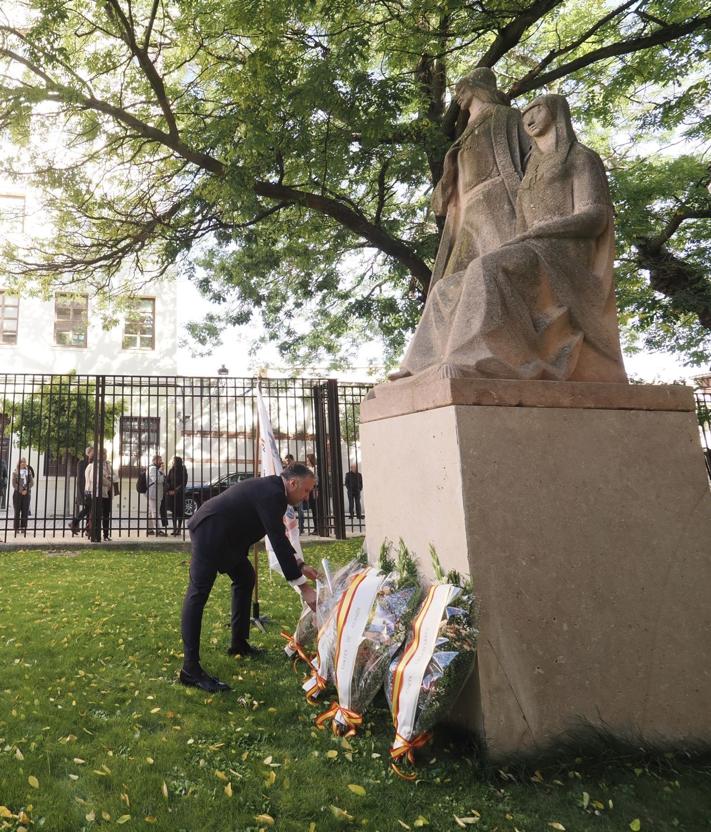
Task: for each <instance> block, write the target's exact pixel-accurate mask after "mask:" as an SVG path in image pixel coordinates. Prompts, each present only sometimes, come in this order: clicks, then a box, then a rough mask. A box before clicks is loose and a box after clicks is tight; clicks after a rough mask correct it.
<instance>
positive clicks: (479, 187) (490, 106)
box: [430, 67, 530, 286]
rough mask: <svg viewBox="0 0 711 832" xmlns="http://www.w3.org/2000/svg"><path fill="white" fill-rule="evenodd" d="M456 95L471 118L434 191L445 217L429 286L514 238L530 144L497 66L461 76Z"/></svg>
mask: <svg viewBox="0 0 711 832" xmlns="http://www.w3.org/2000/svg"><path fill="white" fill-rule="evenodd" d="M455 97H456V100H457V103H458V104H459V107H460V109H461V110H462V111H463V112H468V113H469V118H468V122H467V126H466V128H465V129H464V131H463V132H462V134H461V136H460V137H459V138H458V139H457V140H456V141H455V142H454V144H453V145H452V146H451V147H450V149H449V150H448V151H447V155H446V156H445V157H444V172H443V174H442V178H441V179H440V181H439V182H438V184H437V186H436V187H435V190H434V193H433V195H432V208H433V210H434V212H435V214H437V216H446V221H445V226H444V232H443V234H442V240H441V242H440V246H439V250H438V252H437V258H436V260H435V266H434V270H433V273H432V280H431V283H430V286H432V285H433V284H435V283H436V282H437V281H438V280H439V279H440V278H442V277H445V276H446V275H449V274H453V273H454V272H458V271H461V270H462V269H465V268H466V267H467V266H468V265H469V263H471V261H472V260H474V259H476V258H477V257H481V255H482V254H486V253H487V252H488V251H493V250H494V249H496V248H498V247H499V246H500V245H501V244H502V243H504V242H506V241H507V240H510V239H511V237H513V235H514V233H515V229H516V195H517V193H518V188H519V185H520V183H521V178H522V176H523V160H524V157H525V156H526V154H527V153H528V151H529V148H530V142H529V140H528V138H527V137H526V135H525V133H524V131H523V127H522V124H521V114H520V113H519V112H518V110H514V109H512V108H511V107H509V106H507V105H506V104H505V103H504V99H503V95H502V94H501V93H500V92H499V91H498V90H497V88H496V76H495V75H494V73H493V72H492V70H490V69H488V68H487V67H477V68H476V69H475V70H473V72H471V73H470V74H469V75H466V76H465V77H464V78H462V79H460V80H459V81H458V82H457V85H456V87H455Z"/></svg>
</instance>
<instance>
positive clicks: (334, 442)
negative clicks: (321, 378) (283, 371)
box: [326, 378, 346, 540]
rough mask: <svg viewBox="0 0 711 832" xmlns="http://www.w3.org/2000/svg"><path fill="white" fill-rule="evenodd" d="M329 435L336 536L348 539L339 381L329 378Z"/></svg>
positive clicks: (327, 386)
mask: <svg viewBox="0 0 711 832" xmlns="http://www.w3.org/2000/svg"><path fill="white" fill-rule="evenodd" d="M326 390H327V391H328V401H327V404H328V436H329V439H330V444H331V455H330V456H331V459H330V462H331V482H332V484H333V525H334V531H335V534H336V538H337V539H338V540H345V539H346V507H345V505H344V503H343V464H342V462H341V416H340V413H339V412H338V381H337V379H335V378H329V379H328V381H327V382H326Z"/></svg>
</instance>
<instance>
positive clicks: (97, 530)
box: [91, 376, 106, 543]
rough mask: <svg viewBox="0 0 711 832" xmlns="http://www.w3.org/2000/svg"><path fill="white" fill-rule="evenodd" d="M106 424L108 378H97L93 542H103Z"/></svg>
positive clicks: (92, 515) (95, 392) (92, 499)
mask: <svg viewBox="0 0 711 832" xmlns="http://www.w3.org/2000/svg"><path fill="white" fill-rule="evenodd" d="M105 422H106V376H96V382H95V387H94V476H93V482H92V484H91V540H92V543H98V542H100V541H101V524H102V517H103V491H102V482H103V476H102V475H103V469H104V460H103V459H102V458H101V455H102V451H103V449H104V430H105Z"/></svg>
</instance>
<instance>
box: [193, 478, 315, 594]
mask: <svg viewBox="0 0 711 832" xmlns="http://www.w3.org/2000/svg"><path fill="white" fill-rule="evenodd" d="M286 508H287V501H286V492H285V491H284V480H283V479H282V478H281V477H280V476H274V477H255V478H254V479H249V480H243V481H242V482H238V483H237V484H236V485H233V486H231V487H230V488H228V489H227V491H223V492H222V494H218V495H217V496H216V497H212V498H211V499H209V500H207V501H206V502H204V503H203V504H202V505H201V506H200V508H199V509H198V510H197V511H196V512H195V514H194V515H193V516H192V517H191V519H190V522H189V523H188V528H189V529H190V535H191V537H192V540H193V552H194V554H195V553H196V552H197V551H198V550H199V551H200V554H201V556H202V555H207V556H208V557H214V558H215V560H216V561H217V562H218V564H219V565H226V564H228V563H229V562H230V561H232V560H234V557H235V555H237V556H242V557H247V555H248V553H249V547H250V546H252V545H253V544H254V543H256V542H257V541H258V540H261V539H262V538H263V537H264V535H265V534H266V535H268V536H269V542H270V543H271V544H272V547H273V549H274V554H275V555H276V556H277V560H278V561H279V565H280V566H281V569H282V572H283V573H284V577H285V578H286V579H287V581H294V580H296V579H297V578H300V577H301V570H300V569H299V566H298V565H297V563H296V558H295V557H294V552H295V550H294V547H293V546H292V545H291V543H290V542H289V538H288V537H287V536H286V527H285V526H284V513H285V512H286Z"/></svg>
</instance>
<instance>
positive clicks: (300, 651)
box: [279, 630, 311, 665]
mask: <svg viewBox="0 0 711 832" xmlns="http://www.w3.org/2000/svg"><path fill="white" fill-rule="evenodd" d="M279 635H280V636H281V637H282V638H285V639H286V641H287V645H286V646H287V647H288V648H289V650H293V651H294V653H295V654H296V656H298V658H300V659H301V660H302V661H304V662H306V664H308V665H311V659H310V658H309V657H308V656H307V655H306V651H305V650H304V648H303V647H302V645H301V644H299V642H298V641H297V640H296V639H295V638H294V636H292V635H290V634H289V633H287V632H286V631H285V630H282V631H281V632H280V633H279Z"/></svg>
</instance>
